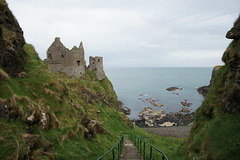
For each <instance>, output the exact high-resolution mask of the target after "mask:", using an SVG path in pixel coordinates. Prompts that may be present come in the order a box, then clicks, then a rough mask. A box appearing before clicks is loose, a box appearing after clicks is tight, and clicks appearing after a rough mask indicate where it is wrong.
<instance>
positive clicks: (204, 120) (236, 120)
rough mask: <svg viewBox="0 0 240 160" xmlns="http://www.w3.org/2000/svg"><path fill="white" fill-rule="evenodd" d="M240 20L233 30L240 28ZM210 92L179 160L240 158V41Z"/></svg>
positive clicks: (227, 54) (225, 57) (227, 56)
mask: <svg viewBox="0 0 240 160" xmlns="http://www.w3.org/2000/svg"><path fill="white" fill-rule="evenodd" d="M239 22H240V18H238V20H237V21H236V22H235V25H234V27H233V29H232V30H236V28H237V27H238V29H239V28H240V27H239V26H240V23H239ZM222 59H223V61H224V62H225V66H223V67H221V68H220V69H219V71H218V72H217V76H216V77H215V79H214V83H213V85H212V87H211V90H210V92H209V93H208V94H207V96H206V98H205V100H204V101H203V103H202V105H201V107H200V108H199V109H198V110H197V112H196V117H195V122H194V124H193V126H192V129H191V132H190V135H189V137H188V139H187V140H186V141H185V143H183V144H182V146H181V147H180V149H179V151H178V156H179V159H198V160H201V159H204V160H205V159H209V160H212V159H213V160H221V159H222V160H225V159H231V160H232V159H236V160H237V159H239V157H240V152H239V151H240V114H239V113H240V83H239V82H240V75H239V67H240V40H239V39H238V38H236V39H234V40H233V41H232V43H231V44H230V45H229V47H228V48H227V50H226V51H225V53H224V55H223V58H222Z"/></svg>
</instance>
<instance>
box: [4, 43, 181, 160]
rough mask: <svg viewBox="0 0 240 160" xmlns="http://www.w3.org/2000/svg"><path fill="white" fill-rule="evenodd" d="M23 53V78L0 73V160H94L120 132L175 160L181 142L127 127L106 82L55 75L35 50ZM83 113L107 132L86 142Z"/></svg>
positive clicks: (91, 74) (89, 76) (90, 75)
mask: <svg viewBox="0 0 240 160" xmlns="http://www.w3.org/2000/svg"><path fill="white" fill-rule="evenodd" d="M23 50H24V52H26V57H25V58H26V64H25V66H24V67H25V70H26V74H23V77H25V78H11V77H9V76H8V75H7V74H6V73H5V72H4V71H3V70H2V69H0V71H1V72H0V113H1V114H0V126H1V130H0V144H1V145H0V159H27V158H30V159H59V160H68V159H69V160H70V159H89V160H91V159H97V158H98V157H100V156H101V155H103V154H104V153H105V152H106V151H108V150H109V149H110V148H111V147H112V146H113V145H114V144H115V143H116V142H117V141H118V140H119V137H120V135H122V134H124V135H130V134H133V135H138V136H140V137H143V138H144V139H146V140H147V141H148V142H150V143H152V144H153V145H154V146H155V147H157V148H159V149H160V150H162V151H163V152H164V153H165V154H166V155H167V156H168V157H170V158H173V156H174V153H175V152H176V149H177V148H178V146H179V145H180V144H181V143H182V141H183V139H179V138H170V137H162V136H157V135H151V134H149V133H147V132H146V131H144V130H142V129H140V128H138V127H137V126H134V129H131V128H130V127H129V126H128V125H127V124H129V123H130V122H129V119H128V117H127V116H125V115H124V114H123V113H121V112H118V111H117V109H118V107H119V102H118V100H117V96H116V94H115V92H114V90H113V86H112V84H111V82H110V81H109V80H108V78H105V79H103V80H101V81H98V80H97V78H96V75H95V74H94V72H86V73H85V74H84V75H83V76H82V77H81V78H79V79H72V78H69V77H67V76H66V74H64V73H60V72H58V73H57V74H53V73H51V72H50V71H49V69H48V68H47V65H46V64H44V62H43V61H41V60H40V58H39V57H38V54H37V53H36V52H35V50H34V48H33V46H31V45H29V44H25V45H24V47H23ZM98 111H100V113H99V115H98V113H97V112H98ZM83 115H87V117H89V118H90V119H91V120H95V121H96V122H98V124H99V125H100V127H101V128H102V129H106V130H107V132H108V133H107V134H106V132H102V133H101V132H100V133H98V134H96V137H95V138H93V139H92V140H88V139H87V138H85V136H84V133H85V130H86V128H87V126H86V125H83V123H82V121H83ZM31 118H32V119H31ZM90 128H91V127H90ZM88 129H89V128H88Z"/></svg>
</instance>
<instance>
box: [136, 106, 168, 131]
mask: <svg viewBox="0 0 240 160" xmlns="http://www.w3.org/2000/svg"><path fill="white" fill-rule="evenodd" d="M165 115H166V114H164V111H163V110H159V111H154V110H153V109H152V108H149V107H148V108H144V110H143V111H142V112H141V113H140V114H139V115H138V116H139V117H140V119H141V120H143V121H144V123H145V126H146V127H153V126H155V121H157V120H161V119H162V118H163V117H164V116H165Z"/></svg>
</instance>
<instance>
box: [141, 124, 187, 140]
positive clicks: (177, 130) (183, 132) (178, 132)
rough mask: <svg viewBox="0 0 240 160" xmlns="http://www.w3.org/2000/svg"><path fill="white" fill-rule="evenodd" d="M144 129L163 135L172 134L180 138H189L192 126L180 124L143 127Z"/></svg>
mask: <svg viewBox="0 0 240 160" xmlns="http://www.w3.org/2000/svg"><path fill="white" fill-rule="evenodd" d="M143 129H144V130H146V131H148V132H150V133H153V134H157V135H161V136H170V137H178V138H187V136H188V134H189V132H190V129H191V126H178V127H158V128H143Z"/></svg>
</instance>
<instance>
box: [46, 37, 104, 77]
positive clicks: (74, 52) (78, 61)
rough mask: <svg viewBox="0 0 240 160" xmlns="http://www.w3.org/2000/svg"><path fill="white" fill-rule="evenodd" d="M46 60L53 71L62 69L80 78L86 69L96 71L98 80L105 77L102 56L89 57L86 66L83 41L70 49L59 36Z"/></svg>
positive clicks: (48, 51) (71, 75)
mask: <svg viewBox="0 0 240 160" xmlns="http://www.w3.org/2000/svg"><path fill="white" fill-rule="evenodd" d="M44 61H45V62H46V63H47V65H48V67H49V69H50V70H51V71H52V72H53V73H55V72H57V71H61V72H65V73H67V75H68V76H69V77H75V78H79V77H81V76H82V75H83V74H84V72H85V71H86V70H89V71H94V72H95V73H96V75H97V78H98V80H101V79H103V78H105V73H104V70H103V58H102V57H89V65H88V67H87V66H86V61H85V53H84V48H83V43H82V42H81V43H80V45H79V47H76V46H74V47H73V48H72V49H71V50H69V49H68V48H66V47H65V46H64V45H63V44H62V42H61V41H60V38H59V37H57V38H55V41H54V42H53V43H52V44H51V46H50V47H49V48H48V50H47V59H45V60H44Z"/></svg>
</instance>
